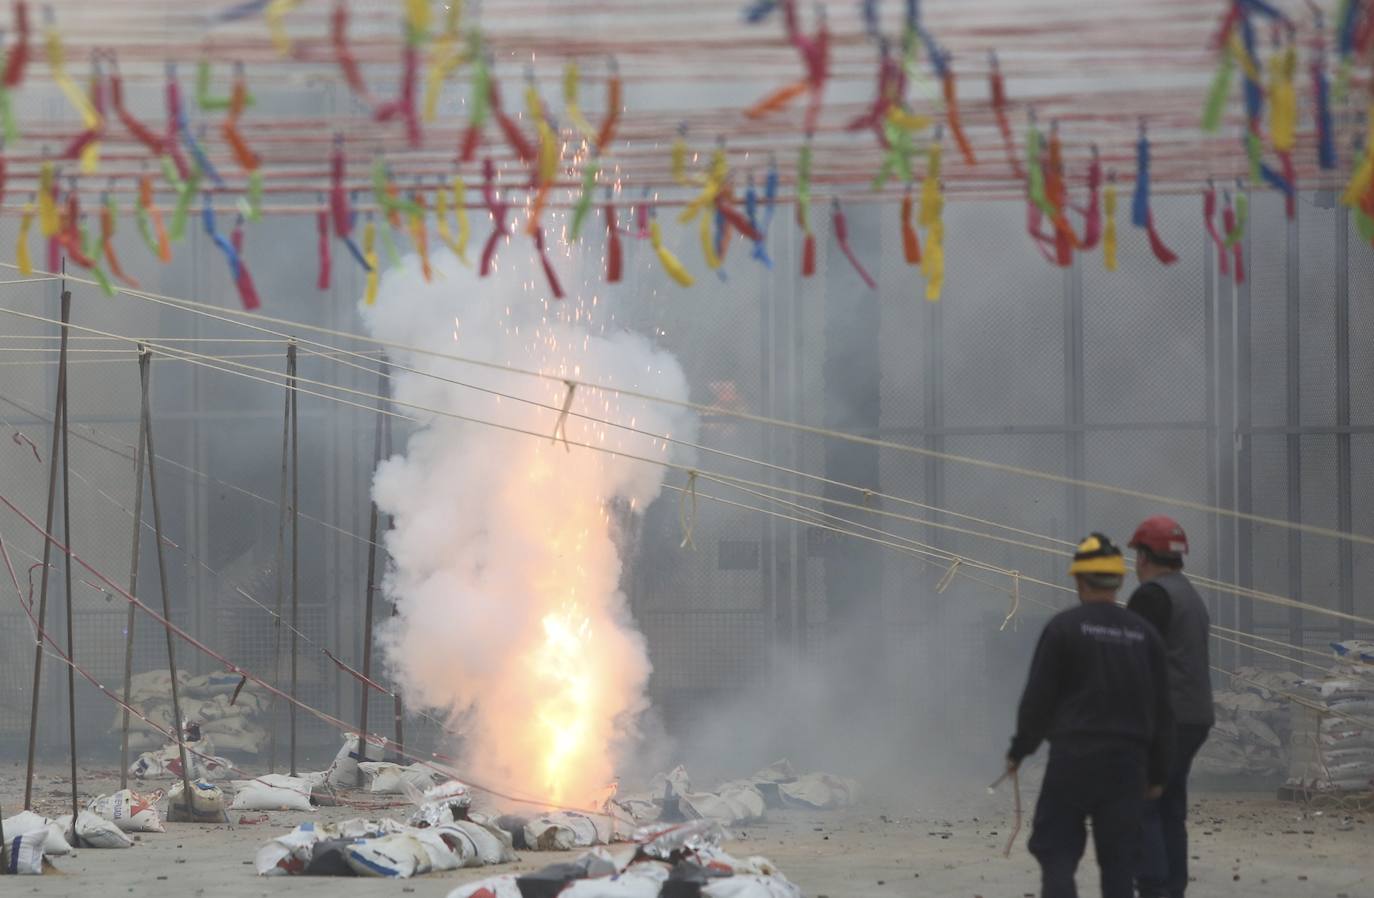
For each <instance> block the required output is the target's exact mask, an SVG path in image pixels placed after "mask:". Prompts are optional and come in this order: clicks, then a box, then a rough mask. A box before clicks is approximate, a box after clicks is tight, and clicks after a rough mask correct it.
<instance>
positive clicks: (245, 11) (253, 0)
mask: <svg viewBox="0 0 1374 898" xmlns="http://www.w3.org/2000/svg"><path fill="white" fill-rule="evenodd" d="M271 2H272V0H248V2H246V3H239V4H236V5H234V6H229V7H225V8H224V9H222V10H220V11H219V12H217V13H215V14H214V15H212V16H211V17H210V21H212V22H237V21H238V20H240V19H246V18H248V17H249V16H252V15H254V14H256V13H259V12H262V11H263V10H264V9H266V8H267V4H268V3H271Z"/></svg>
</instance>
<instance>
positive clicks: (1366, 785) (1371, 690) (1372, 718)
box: [1288, 640, 1374, 792]
mask: <svg viewBox="0 0 1374 898" xmlns="http://www.w3.org/2000/svg"><path fill="white" fill-rule="evenodd" d="M1332 648H1333V649H1334V650H1335V651H1336V654H1337V657H1339V658H1340V659H1341V660H1342V661H1345V662H1348V663H1345V664H1343V665H1341V666H1339V667H1336V668H1333V669H1332V671H1331V673H1330V674H1329V675H1328V676H1325V677H1320V678H1312V679H1308V680H1305V681H1303V684H1302V687H1303V691H1304V692H1305V694H1306V696H1307V697H1308V698H1309V701H1308V702H1305V703H1303V704H1301V705H1297V706H1295V708H1294V711H1293V721H1294V723H1293V735H1292V743H1291V744H1292V755H1293V757H1292V762H1291V764H1290V767H1289V778H1288V784H1289V785H1290V786H1293V787H1296V788H1299V789H1304V790H1313V791H1318V792H1367V791H1370V790H1371V789H1374V646H1371V645H1370V644H1369V643H1365V642H1360V641H1358V640H1348V641H1346V642H1340V643H1332Z"/></svg>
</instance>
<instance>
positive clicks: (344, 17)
mask: <svg viewBox="0 0 1374 898" xmlns="http://www.w3.org/2000/svg"><path fill="white" fill-rule="evenodd" d="M329 39H330V42H331V43H332V44H333V45H334V59H335V61H336V62H338V64H339V69H340V70H341V71H342V72H343V76H344V81H345V82H347V83H348V87H349V89H350V90H352V91H353V93H355V94H357V95H358V96H359V97H361V98H363V100H365V101H367V103H368V104H369V105H370V104H371V102H372V98H371V97H370V96H369V95H368V92H367V82H365V81H363V73H362V71H361V70H360V69H359V68H358V60H357V58H356V57H354V55H353V51H352V50H350V49H349V47H348V4H346V3H344V2H343V0H339V2H338V3H336V4H335V5H334V13H333V15H332V16H330V19H329Z"/></svg>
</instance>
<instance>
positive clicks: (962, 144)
mask: <svg viewBox="0 0 1374 898" xmlns="http://www.w3.org/2000/svg"><path fill="white" fill-rule="evenodd" d="M940 80H941V82H942V84H943V87H944V94H945V117H946V118H947V119H948V120H949V133H950V134H951V135H952V136H953V137H954V142H955V143H956V144H958V146H959V152H960V153H961V154H962V155H963V157H964V161H965V162H967V163H968V164H969V165H977V164H978V160H977V158H976V157H974V155H973V145H972V144H970V143H969V142H968V135H966V134H965V133H964V125H963V122H962V121H961V120H960V118H959V96H958V94H957V93H956V92H955V87H954V70H953V69H950V68H946V69H945V76H944V77H943V78H942V79H940Z"/></svg>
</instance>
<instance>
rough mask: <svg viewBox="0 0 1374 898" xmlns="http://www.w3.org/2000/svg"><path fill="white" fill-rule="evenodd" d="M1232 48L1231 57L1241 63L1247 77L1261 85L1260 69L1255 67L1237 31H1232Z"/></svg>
mask: <svg viewBox="0 0 1374 898" xmlns="http://www.w3.org/2000/svg"><path fill="white" fill-rule="evenodd" d="M1228 46H1230V48H1231V55H1232V56H1234V57H1235V58H1236V61H1237V62H1239V63H1240V68H1241V71H1243V72H1245V77H1246V78H1249V79H1250V80H1251V81H1253V82H1255V83H1256V84H1259V83H1260V81H1261V78H1260V73H1259V69H1258V68H1257V67H1256V66H1255V60H1254V59H1252V58H1251V57H1250V53H1249V51H1247V50H1246V49H1245V42H1244V41H1242V40H1241V39H1240V35H1239V34H1238V33H1236V30H1235V29H1232V30H1231V37H1230V40H1229V43H1228Z"/></svg>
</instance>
